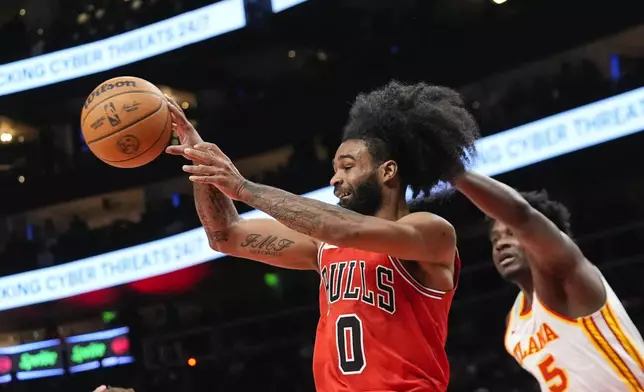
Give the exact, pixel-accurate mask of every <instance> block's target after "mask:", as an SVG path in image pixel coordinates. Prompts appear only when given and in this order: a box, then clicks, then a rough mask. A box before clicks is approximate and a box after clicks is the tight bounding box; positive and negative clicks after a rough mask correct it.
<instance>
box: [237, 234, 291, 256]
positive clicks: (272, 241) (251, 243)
mask: <svg viewBox="0 0 644 392" xmlns="http://www.w3.org/2000/svg"><path fill="white" fill-rule="evenodd" d="M294 243H295V241H292V240H289V239H287V238H279V237H276V236H274V235H264V234H249V235H248V236H247V237H246V238H245V239H244V240H243V241H242V242H241V244H239V245H240V246H241V247H242V248H246V249H248V251H249V252H250V253H255V254H260V255H268V256H281V255H282V251H284V250H286V249H287V248H289V247H290V246H291V245H293V244H294Z"/></svg>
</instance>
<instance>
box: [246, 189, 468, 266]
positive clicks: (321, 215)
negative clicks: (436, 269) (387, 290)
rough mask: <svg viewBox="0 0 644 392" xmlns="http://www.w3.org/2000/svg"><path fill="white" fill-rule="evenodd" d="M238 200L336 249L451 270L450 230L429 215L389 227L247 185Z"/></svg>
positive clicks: (407, 218) (452, 243)
mask: <svg viewBox="0 0 644 392" xmlns="http://www.w3.org/2000/svg"><path fill="white" fill-rule="evenodd" d="M238 197H239V199H240V200H241V201H243V202H244V203H246V204H248V205H250V206H252V207H254V208H257V209H258V210H261V211H264V212H265V213H267V214H269V215H270V216H272V217H273V218H275V219H276V220H278V221H279V222H281V223H282V224H284V225H286V226H288V227H290V228H291V229H293V230H296V231H298V232H300V233H303V234H306V235H307V236H311V237H314V238H317V239H319V240H321V241H324V242H328V243H330V244H333V245H336V246H341V247H348V248H356V249H363V250H367V251H372V252H378V253H384V254H388V255H391V256H394V257H398V258H401V259H404V260H414V261H418V262H421V263H422V262H429V263H437V264H445V265H450V266H451V265H452V264H453V261H454V253H455V249H456V233H455V231H454V228H453V227H452V225H451V224H450V223H449V222H447V221H446V220H444V219H443V218H441V217H439V216H436V215H433V214H429V213H424V212H420V213H414V214H409V215H407V216H405V217H403V218H402V219H400V220H399V221H397V222H392V221H389V220H385V219H380V218H376V217H372V216H367V215H362V214H358V213H356V212H353V211H350V210H347V209H345V208H342V207H338V206H335V205H331V204H328V203H324V202H321V201H317V200H313V199H309V198H306V197H302V196H298V195H295V194H292V193H290V192H286V191H284V190H281V189H277V188H273V187H270V186H266V185H260V184H256V183H253V182H250V181H246V182H245V183H244V184H243V186H242V188H241V189H240V192H239V196H238Z"/></svg>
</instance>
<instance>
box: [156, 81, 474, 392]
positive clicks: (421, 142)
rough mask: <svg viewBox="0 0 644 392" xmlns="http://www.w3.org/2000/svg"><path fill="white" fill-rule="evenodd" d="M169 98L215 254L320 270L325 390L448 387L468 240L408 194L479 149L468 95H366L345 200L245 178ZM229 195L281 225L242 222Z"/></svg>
mask: <svg viewBox="0 0 644 392" xmlns="http://www.w3.org/2000/svg"><path fill="white" fill-rule="evenodd" d="M171 107H172V113H173V116H174V118H175V121H174V122H175V123H176V127H175V128H176V130H177V133H178V134H179V136H180V137H181V138H182V139H185V144H184V145H182V146H174V147H169V148H168V150H167V152H168V153H171V154H181V155H184V156H186V157H187V158H190V159H193V160H195V161H196V162H195V164H193V165H188V166H184V170H185V171H186V172H188V173H190V174H191V176H190V180H191V181H192V182H194V184H195V201H196V207H197V212H198V214H199V217H200V219H201V222H202V223H203V226H204V228H205V229H206V233H207V234H208V238H209V240H210V244H211V246H212V247H213V249H216V250H218V251H221V252H224V253H227V254H231V255H234V256H238V257H245V258H249V259H253V260H258V261H261V262H265V263H268V264H272V265H276V266H280V267H285V268H292V269H310V270H316V271H318V272H319V274H320V276H321V279H322V284H321V285H320V320H319V324H318V328H317V337H316V343H315V352H314V359H313V370H314V378H315V383H316V388H317V390H318V391H320V392H325V391H329V392H331V391H333V392H340V391H399V392H405V391H445V390H446V389H447V384H448V381H449V366H448V363H447V357H446V354H445V349H444V346H445V340H446V337H447V315H448V312H449V309H450V304H451V301H452V297H453V295H454V289H455V288H456V284H457V281H458V274H459V269H460V261H459V259H458V255H457V253H456V235H455V232H454V228H453V227H452V225H451V224H449V223H448V222H447V221H445V220H444V219H442V218H440V217H438V216H436V215H432V214H430V213H427V212H421V213H413V214H410V213H409V210H408V208H407V204H406V200H405V191H406V190H407V188H408V186H411V187H412V189H413V190H415V191H428V190H429V189H430V188H431V187H432V186H433V185H434V184H436V183H437V182H438V180H439V178H440V177H442V175H443V174H444V173H446V172H450V171H452V170H453V168H454V167H458V166H460V165H461V164H462V160H464V159H466V157H467V155H466V151H468V152H472V149H473V145H474V141H475V138H476V137H477V135H478V128H477V126H476V123H475V121H474V120H473V118H472V117H471V116H470V115H469V114H468V112H467V111H466V110H465V109H464V106H463V102H462V100H461V98H460V97H459V96H458V94H457V93H455V92H454V91H452V90H450V89H447V88H444V87H436V86H428V85H426V84H422V83H421V84H416V85H411V86H408V85H403V84H400V83H397V82H392V83H390V84H389V85H387V86H385V87H384V88H382V89H380V90H377V91H374V92H372V93H370V94H367V95H360V96H358V98H357V100H356V102H355V104H354V105H353V108H352V110H351V112H350V118H349V122H348V124H347V125H346V128H345V130H344V136H343V140H342V144H341V145H340V147H339V148H338V150H337V151H336V154H335V158H334V159H333V170H334V172H335V174H334V175H333V178H332V179H331V185H332V186H333V187H334V188H335V195H336V196H337V197H338V198H339V206H334V205H330V204H327V203H323V202H320V201H316V200H312V199H308V198H305V197H301V196H297V195H294V194H292V193H289V192H286V191H284V190H281V189H277V188H273V187H270V186H266V185H260V184H256V183H253V182H250V181H248V180H246V179H244V178H243V177H242V175H241V174H240V173H239V171H238V170H237V169H236V168H235V166H234V165H233V163H232V162H231V161H230V159H228V157H226V155H224V153H223V152H222V151H221V150H220V149H219V148H218V147H217V146H216V145H214V144H210V143H199V142H198V141H199V137H198V135H197V133H196V131H195V130H194V128H192V127H191V126H190V125H189V123H188V122H187V121H186V120H185V117H184V115H183V114H182V112H181V110H180V109H179V107H178V106H177V105H176V104H174V103H173V104H172V106H171ZM194 141H197V143H196V145H195V146H194V147H188V145H191V144H192V143H193V142H194ZM182 142H184V140H182ZM231 200H238V201H241V202H244V203H246V204H248V205H249V206H251V207H254V208H256V209H258V210H261V211H264V212H265V213H267V214H268V215H270V216H272V217H273V218H275V220H268V219H257V220H243V219H241V218H240V217H239V216H238V215H237V212H236V211H235V208H234V206H233V203H232V201H231Z"/></svg>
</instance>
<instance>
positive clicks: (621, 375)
mask: <svg viewBox="0 0 644 392" xmlns="http://www.w3.org/2000/svg"><path fill="white" fill-rule="evenodd" d="M453 184H454V185H455V186H456V188H457V189H458V190H459V191H460V192H461V193H463V194H464V195H465V196H466V197H468V198H469V199H470V200H471V201H472V202H473V203H474V204H476V205H477V206H478V207H479V208H480V209H481V210H482V211H483V212H484V213H486V214H487V215H488V216H489V217H491V218H492V219H493V221H494V224H493V226H492V231H491V241H492V257H493V259H494V264H495V266H496V268H497V270H498V271H499V273H500V274H501V275H502V276H503V277H504V278H505V279H507V280H509V281H511V282H512V283H514V284H516V285H517V286H518V287H519V288H520V289H521V291H520V292H519V295H518V296H517V299H516V301H515V303H514V305H513V307H512V309H511V310H510V314H509V316H508V321H507V331H506V335H505V347H506V349H507V350H508V352H509V353H510V355H512V356H513V357H514V358H515V359H516V360H517V362H518V363H519V364H520V365H521V366H522V367H523V368H524V369H526V370H527V371H528V372H530V373H531V374H532V375H533V376H534V377H535V378H536V379H537V381H538V382H539V385H540V386H541V390H542V391H552V392H564V391H566V392H589V391H590V392H621V391H631V392H636V391H637V392H644V389H643V387H644V361H643V356H642V354H643V353H644V342H643V341H642V336H641V335H640V334H639V332H638V330H637V328H636V327H635V325H634V324H633V322H632V321H631V319H630V318H629V316H628V314H627V313H626V310H625V309H624V307H623V306H622V304H621V302H620V301H619V298H617V296H616V295H615V293H614V292H613V290H612V289H611V287H610V286H609V285H608V283H607V282H606V280H605V279H604V277H603V276H602V274H601V273H600V271H599V269H597V268H596V267H595V266H594V265H593V264H591V263H590V262H589V261H588V260H587V259H586V258H585V257H584V255H583V254H582V253H581V251H580V250H579V248H578V247H577V245H576V244H575V243H574V242H573V240H571V239H570V236H569V235H570V223H569V218H570V214H569V212H568V210H567V209H566V207H564V206H563V205H562V204H560V203H557V202H555V201H551V200H548V196H547V194H546V193H545V192H530V193H524V194H523V195H521V194H519V193H518V192H516V191H515V190H514V189H512V188H510V187H509V186H507V185H505V184H503V183H501V182H499V181H496V180H494V179H492V178H489V177H486V176H483V175H480V174H476V173H472V172H465V173H463V174H462V175H460V176H457V177H456V179H455V180H454V181H453Z"/></svg>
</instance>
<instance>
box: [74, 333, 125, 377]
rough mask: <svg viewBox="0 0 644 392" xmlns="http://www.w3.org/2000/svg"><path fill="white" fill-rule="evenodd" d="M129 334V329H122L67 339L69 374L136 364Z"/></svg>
mask: <svg viewBox="0 0 644 392" xmlns="http://www.w3.org/2000/svg"><path fill="white" fill-rule="evenodd" d="M129 332H130V329H129V328H128V327H121V328H115V329H110V330H107V331H100V332H92V333H88V334H84V335H77V336H70V337H68V338H66V339H65V346H66V348H65V351H66V352H67V363H68V366H69V368H68V370H69V372H70V373H79V372H84V371H88V370H94V369H98V368H99V367H110V366H117V365H124V364H128V363H132V362H134V358H133V357H132V356H131V355H130V339H129V336H128V333H129Z"/></svg>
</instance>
